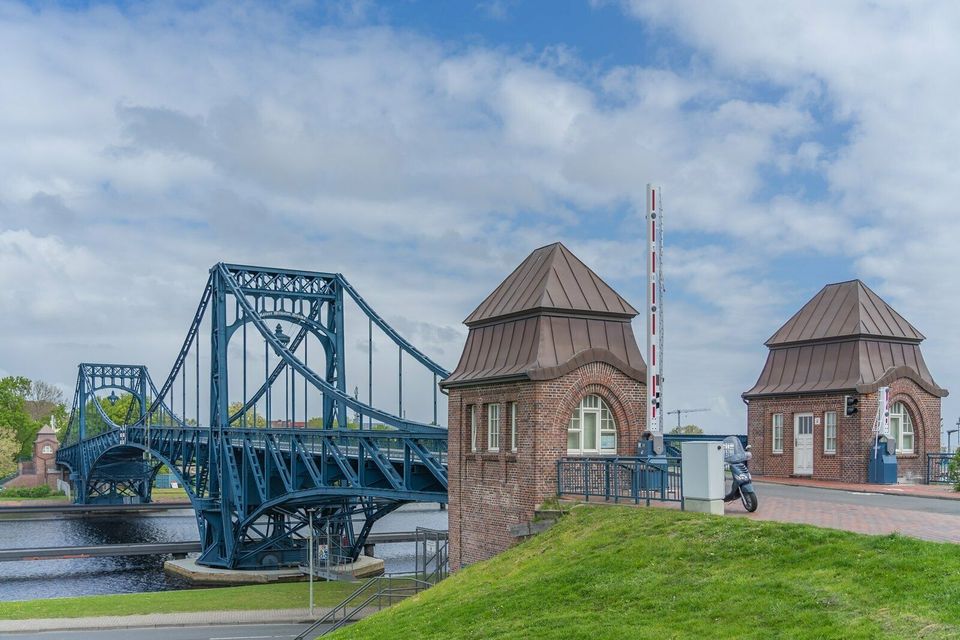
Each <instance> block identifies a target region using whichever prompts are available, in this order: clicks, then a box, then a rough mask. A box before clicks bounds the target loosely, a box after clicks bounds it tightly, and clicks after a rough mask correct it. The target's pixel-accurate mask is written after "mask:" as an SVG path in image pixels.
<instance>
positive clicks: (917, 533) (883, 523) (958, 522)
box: [726, 496, 960, 543]
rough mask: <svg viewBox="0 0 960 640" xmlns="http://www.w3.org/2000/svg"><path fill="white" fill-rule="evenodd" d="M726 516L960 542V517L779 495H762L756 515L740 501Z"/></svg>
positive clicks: (731, 503)
mask: <svg viewBox="0 0 960 640" xmlns="http://www.w3.org/2000/svg"><path fill="white" fill-rule="evenodd" d="M726 513H727V514H728V515H733V516H741V517H747V518H751V519H753V520H776V521H778V522H796V523H801V524H812V525H815V526H818V527H828V528H830V529H842V530H844V531H854V532H856V533H868V534H875V535H877V534H888V533H900V534H902V535H905V536H910V537H912V538H920V539H922V540H932V541H934V542H952V543H960V516H956V515H949V514H942V513H929V512H926V511H914V510H910V509H903V508H891V507H875V506H867V505H855V504H842V503H837V502H825V501H821V500H816V499H804V498H784V497H778V496H762V497H761V500H760V508H759V509H757V511H756V512H754V513H747V512H746V510H744V508H743V505H742V504H741V503H740V502H730V503H727V505H726Z"/></svg>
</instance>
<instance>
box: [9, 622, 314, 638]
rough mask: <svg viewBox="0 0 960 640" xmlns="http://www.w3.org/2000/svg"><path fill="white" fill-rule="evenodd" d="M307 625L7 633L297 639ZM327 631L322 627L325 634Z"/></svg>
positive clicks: (81, 636) (106, 636) (43, 635)
mask: <svg viewBox="0 0 960 640" xmlns="http://www.w3.org/2000/svg"><path fill="white" fill-rule="evenodd" d="M306 628H307V625H305V624H285V623H280V624H278V623H267V624H256V625H221V626H197V627H150V628H140V629H112V630H96V631H41V632H37V633H16V634H12V635H6V634H4V636H3V638H4V640H128V639H133V640H265V639H266V638H277V639H279V638H295V637H296V636H297V635H299V634H300V633H301V632H302V631H303V630H304V629H306ZM325 630H326V629H325V628H318V629H317V630H316V632H317V633H318V634H319V633H322V632H323V631H325Z"/></svg>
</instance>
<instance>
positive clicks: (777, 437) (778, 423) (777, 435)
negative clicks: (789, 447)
mask: <svg viewBox="0 0 960 640" xmlns="http://www.w3.org/2000/svg"><path fill="white" fill-rule="evenodd" d="M771 442H772V444H773V452H774V453H783V414H782V413H775V414H773V438H771Z"/></svg>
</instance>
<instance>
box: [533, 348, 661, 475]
mask: <svg viewBox="0 0 960 640" xmlns="http://www.w3.org/2000/svg"><path fill="white" fill-rule="evenodd" d="M607 369H609V371H607ZM614 371H615V369H614V368H613V367H611V366H610V365H608V364H606V363H601V362H594V363H590V364H588V365H585V366H583V367H580V368H579V369H577V370H576V371H573V372H571V373H570V374H568V376H569V377H571V378H575V381H574V382H573V384H572V385H570V386H569V387H568V388H567V389H566V390H565V391H564V393H563V395H562V396H561V397H560V400H559V402H557V404H556V409H555V411H554V413H553V419H552V420H551V423H552V424H554V425H556V429H557V433H556V438H557V440H558V442H557V443H558V444H559V445H560V446H559V447H558V448H559V449H560V451H562V452H563V453H564V454H565V453H566V451H567V425H568V424H569V422H570V416H571V415H572V414H573V411H574V410H575V409H576V408H577V407H578V406H579V404H580V402H581V401H582V400H583V399H584V398H585V397H586V396H588V395H596V396H599V397H600V398H601V399H603V401H604V402H606V403H607V406H608V407H609V408H610V412H611V413H612V414H613V420H614V423H615V426H616V430H617V455H621V456H623V455H634V454H635V452H636V445H637V441H638V440H639V438H640V434H641V432H642V431H643V429H642V428H641V417H640V416H638V415H636V413H637V409H638V407H636V406H634V405H637V404H641V403H638V402H636V401H635V400H634V401H631V400H630V398H631V394H630V393H629V392H628V391H627V390H626V389H624V388H623V386H622V385H621V384H618V383H617V382H616V381H615V380H614V377H613V376H612V375H611V373H612V372H614ZM565 377H567V376H565ZM637 386H638V388H642V387H641V385H639V383H637ZM634 395H636V394H634ZM639 408H640V410H641V411H642V406H641V407H639Z"/></svg>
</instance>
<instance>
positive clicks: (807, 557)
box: [331, 506, 960, 640]
mask: <svg viewBox="0 0 960 640" xmlns="http://www.w3.org/2000/svg"><path fill="white" fill-rule="evenodd" d="M331 637H333V638H364V639H365V640H367V639H371V640H375V639H384V640H387V639H389V640H395V639H397V638H400V639H403V640H413V639H420V638H444V639H449V638H524V639H525V638H557V639H561V638H562V639H564V640H566V639H575V638H585V639H590V640H597V639H600V638H630V639H632V638H656V639H657V640H663V639H667V638H698V639H701V640H706V639H713V638H724V639H731V640H734V639H736V640H740V639H743V638H763V639H767V638H784V639H790V640H800V639H806V638H809V639H814V638H816V639H820V638H843V639H844V640H851V639H854V638H864V639H867V638H869V639H871V640H873V639H876V638H923V639H928V638H960V547H958V546H956V545H951V544H939V543H932V542H924V541H920V540H914V539H911V538H904V537H902V536H897V535H890V536H866V535H859V534H854V533H847V532H843V531H834V530H830V529H821V528H817V527H811V526H806V525H793V524H782V523H775V522H759V521H753V520H747V519H744V518H732V517H715V516H705V515H698V514H688V513H681V512H676V511H669V510H661V509H637V508H630V507H603V506H599V507H581V508H577V509H574V510H573V512H572V513H571V514H570V515H568V516H566V517H565V518H563V519H562V520H561V522H560V523H558V524H557V525H556V526H555V527H553V528H552V529H551V530H549V531H547V532H546V533H544V534H541V535H539V536H537V537H535V538H533V539H531V540H529V541H527V542H525V543H524V544H522V545H519V546H517V547H515V548H513V549H510V550H509V551H507V552H505V553H503V554H501V555H499V556H497V557H496V558H493V559H492V560H490V561H488V562H484V563H480V564H476V565H473V566H471V567H469V568H467V569H465V570H463V571H461V572H458V573H457V574H455V575H454V576H452V577H450V578H448V579H447V580H445V581H444V582H442V583H441V584H439V585H438V586H436V587H434V588H433V589H430V590H429V591H426V592H424V593H422V594H420V595H419V596H417V597H415V598H411V599H410V600H407V601H406V602H403V603H401V604H399V605H397V606H395V607H393V608H391V609H388V610H386V611H383V612H381V613H379V614H377V615H375V616H371V617H370V618H367V619H366V620H363V621H361V622H359V623H357V624H356V625H353V626H351V627H347V628H345V629H343V630H341V631H339V632H338V633H337V635H334V636H331Z"/></svg>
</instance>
